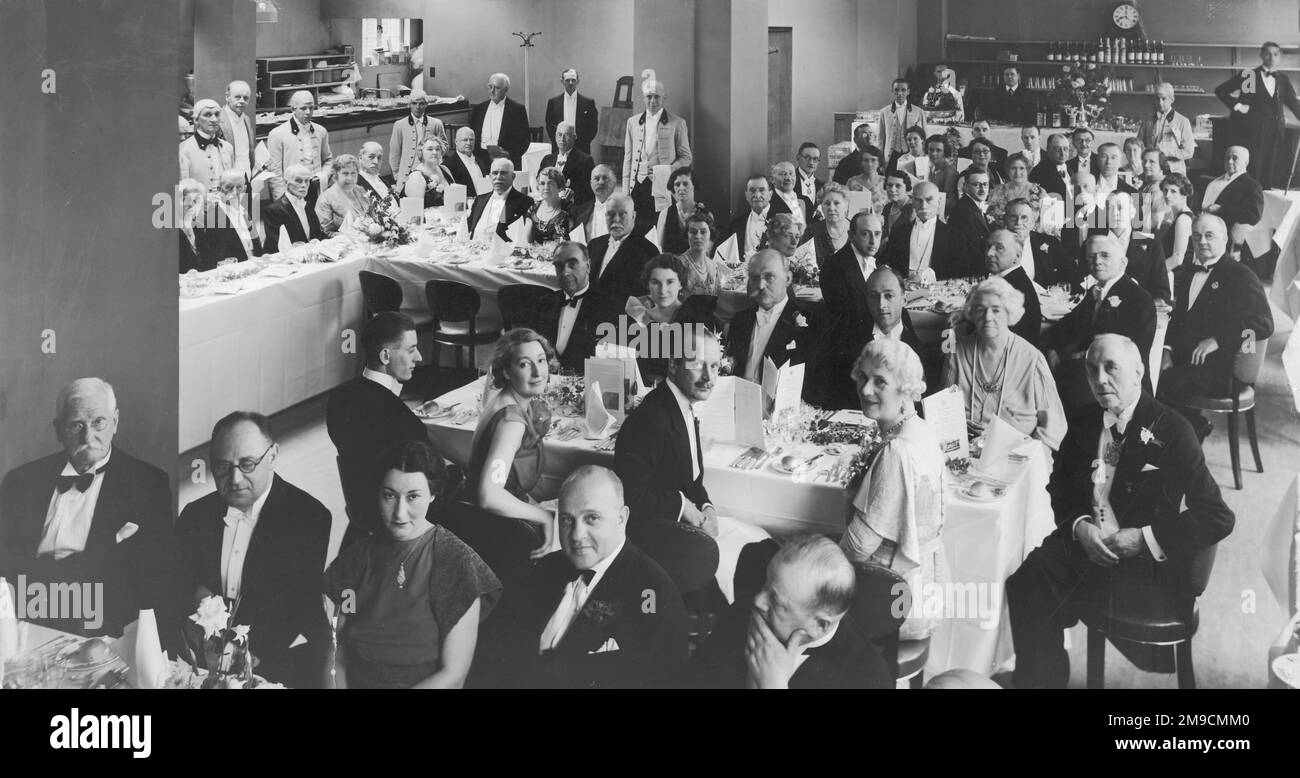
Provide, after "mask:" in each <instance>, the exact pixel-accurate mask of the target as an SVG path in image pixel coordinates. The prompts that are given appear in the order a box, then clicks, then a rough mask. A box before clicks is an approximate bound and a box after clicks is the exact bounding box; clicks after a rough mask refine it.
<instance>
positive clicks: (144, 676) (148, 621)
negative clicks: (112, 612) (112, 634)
mask: <svg viewBox="0 0 1300 778" xmlns="http://www.w3.org/2000/svg"><path fill="white" fill-rule="evenodd" d="M111 647H112V649H113V653H115V654H117V655H118V656H119V657H121V658H122V661H123V662H126V666H127V668H129V669H128V670H127V674H126V682H127V683H128V684H130V685H131V686H133V687H134V688H136V689H161V688H163V687H164V686H166V684H167V666H168V662H167V656H166V655H165V654H163V650H162V643H161V642H160V641H159V639H158V620H157V619H156V618H155V617H154V612H153V611H152V610H142V611H140V615H139V617H138V618H137V619H136V620H135V621H133V622H131V623H130V624H128V625H127V626H126V629H125V630H123V631H122V637H120V638H118V639H117V640H114V641H113V642H112V645H111Z"/></svg>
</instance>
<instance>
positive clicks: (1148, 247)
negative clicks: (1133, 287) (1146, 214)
mask: <svg viewBox="0 0 1300 778" xmlns="http://www.w3.org/2000/svg"><path fill="white" fill-rule="evenodd" d="M1108 232H1109V230H1106V229H1096V228H1094V229H1091V230H1089V231H1088V233H1089V234H1090V235H1105V234H1106V233H1108ZM1085 245H1086V244H1085ZM1127 253H1128V267H1127V268H1126V269H1125V271H1124V272H1125V273H1127V274H1128V275H1129V276H1131V277H1132V278H1133V280H1134V281H1137V282H1138V285H1139V286H1141V287H1142V288H1143V289H1145V290H1146V292H1147V294H1149V295H1151V299H1153V300H1164V301H1165V302H1171V301H1172V299H1173V298H1172V297H1171V296H1170V294H1169V271H1168V270H1167V269H1166V268H1165V249H1164V247H1163V246H1161V245H1160V243H1159V242H1158V241H1157V240H1156V239H1155V238H1147V237H1141V238H1140V237H1138V236H1137V233H1135V232H1130V233H1129V240H1128V252H1127ZM1080 264H1082V265H1083V266H1085V267H1086V266H1088V259H1087V257H1083V258H1082V259H1081V260H1080Z"/></svg>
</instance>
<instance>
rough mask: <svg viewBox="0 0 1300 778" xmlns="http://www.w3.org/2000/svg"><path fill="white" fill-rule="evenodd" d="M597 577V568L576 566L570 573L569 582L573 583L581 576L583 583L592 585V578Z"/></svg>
mask: <svg viewBox="0 0 1300 778" xmlns="http://www.w3.org/2000/svg"><path fill="white" fill-rule="evenodd" d="M595 577H596V571H595V570H578V569H577V568H574V570H573V572H572V573H571V574H570V575H569V582H570V583H572V582H574V581H576V580H578V579H579V578H581V579H582V582H583V583H585V584H587V585H588V586H591V579H593V578H595Z"/></svg>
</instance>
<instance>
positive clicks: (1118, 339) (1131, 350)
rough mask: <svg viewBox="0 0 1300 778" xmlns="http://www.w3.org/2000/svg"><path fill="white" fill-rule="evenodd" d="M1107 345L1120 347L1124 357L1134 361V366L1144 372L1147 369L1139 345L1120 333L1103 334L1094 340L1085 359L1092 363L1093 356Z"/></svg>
mask: <svg viewBox="0 0 1300 778" xmlns="http://www.w3.org/2000/svg"><path fill="white" fill-rule="evenodd" d="M1107 343H1112V344H1114V345H1116V346H1118V347H1119V349H1120V351H1121V352H1123V354H1124V356H1126V357H1128V358H1129V359H1131V360H1132V361H1133V365H1134V366H1136V367H1137V369H1139V370H1144V369H1145V368H1146V365H1145V364H1143V362H1142V350H1141V349H1139V348H1138V346H1137V344H1136V343H1134V342H1133V341H1132V340H1130V339H1129V338H1128V337H1127V336H1124V335H1120V334H1119V333H1118V332H1103V333H1102V334H1100V335H1098V336H1096V337H1095V338H1093V339H1092V343H1091V344H1089V346H1088V354H1087V356H1086V357H1085V360H1086V361H1088V362H1092V361H1093V354H1095V353H1096V352H1097V351H1098V350H1099V349H1100V348H1101V347H1102V346H1104V345H1106V344H1107Z"/></svg>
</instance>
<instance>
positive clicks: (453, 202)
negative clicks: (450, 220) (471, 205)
mask: <svg viewBox="0 0 1300 778" xmlns="http://www.w3.org/2000/svg"><path fill="white" fill-rule="evenodd" d="M468 192H469V190H468V189H467V188H466V187H465V185H464V184H448V185H447V188H446V189H445V190H443V193H442V212H443V213H444V214H445V215H447V216H455V215H457V214H459V213H464V212H465V209H466V208H467V207H468Z"/></svg>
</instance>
